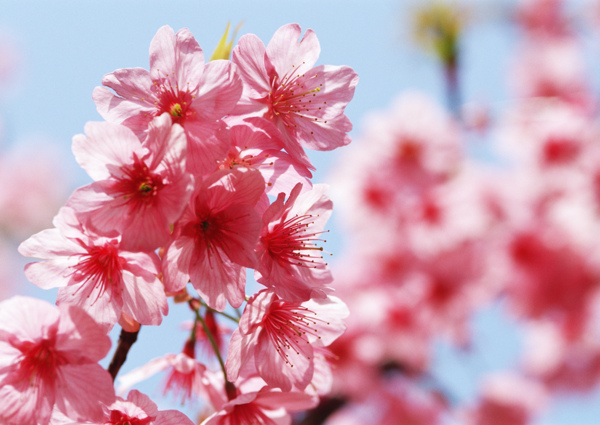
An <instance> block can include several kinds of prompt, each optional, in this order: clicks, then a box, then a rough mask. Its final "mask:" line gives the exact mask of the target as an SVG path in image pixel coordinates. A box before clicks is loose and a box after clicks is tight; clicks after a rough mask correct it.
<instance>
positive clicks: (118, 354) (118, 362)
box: [108, 329, 140, 381]
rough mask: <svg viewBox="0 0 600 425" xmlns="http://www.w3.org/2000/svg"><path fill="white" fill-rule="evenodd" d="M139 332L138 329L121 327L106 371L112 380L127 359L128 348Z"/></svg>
mask: <svg viewBox="0 0 600 425" xmlns="http://www.w3.org/2000/svg"><path fill="white" fill-rule="evenodd" d="M139 332H140V331H139V329H138V330H137V331H135V332H127V331H126V330H125V329H121V335H119V345H117V349H116V350H115V354H114V355H113V358H112V360H111V361H110V365H109V366H108V373H110V376H112V379H113V381H114V380H115V378H116V377H117V374H118V373H119V369H121V366H123V363H125V360H127V353H129V349H130V348H131V346H132V345H133V343H134V342H135V341H137V337H138V333H139Z"/></svg>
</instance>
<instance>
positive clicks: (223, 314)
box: [200, 300, 242, 323]
mask: <svg viewBox="0 0 600 425" xmlns="http://www.w3.org/2000/svg"><path fill="white" fill-rule="evenodd" d="M200 302H201V303H202V305H203V306H204V307H206V309H207V310H210V311H212V312H213V313H216V314H220V315H221V316H223V317H226V318H228V319H229V320H233V321H234V322H235V323H240V319H239V318H238V317H233V316H232V315H230V314H227V313H225V312H224V311H219V310H215V309H214V308H210V307H209V306H207V305H206V303H205V302H204V301H202V300H200ZM236 311H237V310H236ZM238 314H239V312H238ZM240 317H242V316H241V315H240Z"/></svg>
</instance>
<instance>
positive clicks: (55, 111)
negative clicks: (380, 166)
mask: <svg viewBox="0 0 600 425" xmlns="http://www.w3.org/2000/svg"><path fill="white" fill-rule="evenodd" d="M418 3H419V2H416V1H415V2H408V1H385V0H370V1H358V0H354V1H341V0H327V1H317V0H305V1H303V2H281V1H265V0H257V1H252V2H251V1H243V0H237V1H233V0H223V1H219V2H207V1H199V0H198V1H187V0H183V1H178V2H173V1H166V0H165V1H157V0H127V1H123V0H119V1H116V0H86V1H84V0H63V1H56V2H47V1H33V0H30V1H22V2H16V1H14V2H3V4H2V13H1V14H0V36H3V35H4V37H7V39H9V40H10V41H11V42H12V43H13V44H14V45H15V46H17V48H18V51H19V53H20V56H21V58H22V60H21V63H20V67H19V69H18V75H16V77H15V78H14V80H13V81H12V82H11V84H10V85H9V86H8V87H4V88H3V90H4V94H3V95H0V117H1V119H2V121H3V134H2V137H1V138H2V145H10V144H11V143H17V142H18V141H22V140H25V139H32V138H35V137H37V136H43V139H44V140H46V141H47V142H46V143H51V144H52V146H53V148H54V149H55V150H56V151H57V152H58V153H59V154H60V155H61V157H62V158H63V160H64V168H65V169H66V170H68V171H69V172H70V173H71V174H72V175H73V180H72V188H75V187H76V186H80V185H83V184H86V183H88V182H89V178H88V177H87V175H86V174H85V173H84V172H83V170H81V169H80V168H79V167H78V165H77V164H76V162H75V160H74V158H73V156H72V154H71V151H70V146H71V138H72V137H73V135H75V134H77V133H82V132H83V127H84V125H85V123H86V122H87V121H100V120H101V118H100V116H99V115H98V113H97V112H96V109H95V105H94V102H93V101H92V97H91V94H92V90H93V89H94V87H96V86H97V85H100V82H101V79H102V76H103V75H104V74H106V73H108V72H112V71H113V70H115V69H118V68H130V67H143V68H147V67H148V47H149V44H150V41H151V39H152V37H153V36H154V34H155V33H156V31H157V30H158V28H160V27H161V26H163V25H170V26H171V27H173V28H174V29H175V30H176V31H177V30H178V29H180V28H183V27H187V28H189V29H190V30H191V32H192V33H193V34H194V35H195V37H196V39H197V40H198V42H199V43H200V45H201V46H202V48H203V49H204V51H205V55H206V56H207V57H209V56H210V53H211V52H212V50H213V48H214V47H215V45H216V44H217V42H218V40H219V38H220V37H221V35H222V33H223V31H224V29H225V26H226V24H227V22H228V21H231V23H232V25H233V26H235V25H236V24H237V23H238V22H241V21H244V25H243V26H242V28H241V30H240V35H242V34H246V33H254V34H256V35H258V36H259V37H260V38H261V39H262V40H263V41H264V42H265V44H266V43H267V42H268V41H269V39H270V38H271V36H272V34H273V33H274V32H275V31H276V30H277V28H279V27H280V26H281V25H284V24H286V23H291V22H297V23H299V24H300V25H301V26H302V28H303V29H306V28H312V29H313V30H315V32H316V34H317V36H318V38H319V41H320V43H321V49H322V53H321V56H320V59H319V61H318V64H332V65H348V66H350V67H352V68H354V70H355V71H356V72H357V73H358V74H359V77H360V82H359V84H358V86H357V89H356V93H355V97H354V100H353V101H352V102H351V103H350V105H349V106H348V108H347V110H346V112H347V115H348V116H349V117H350V119H351V120H352V121H353V123H354V125H355V130H354V131H353V134H359V133H360V129H361V119H362V117H363V116H364V115H365V114H367V113H368V112H370V111H373V110H376V109H384V108H385V107H386V106H387V105H388V104H389V103H390V101H391V100H392V99H393V98H394V97H395V96H396V95H398V94H399V93H401V92H402V91H404V90H407V89H412V90H415V89H416V90H421V91H424V92H426V93H429V94H430V95H432V96H433V97H435V98H437V99H438V100H439V101H440V102H442V103H443V102H444V99H443V93H444V90H443V81H442V79H441V73H440V69H439V67H438V65H437V63H436V62H435V61H434V60H433V59H432V58H430V57H428V56H427V55H425V54H423V53H421V52H420V51H419V50H418V49H417V48H416V47H414V45H413V44H412V42H411V40H410V26H409V20H408V17H409V15H410V11H411V10H412V8H413V7H414V6H415V5H416V4H418ZM471 3H473V4H477V5H478V6H477V10H479V11H480V12H481V13H480V14H478V13H474V14H473V18H474V19H473V24H472V25H471V26H470V27H469V28H468V29H467V31H466V32H465V37H464V39H463V41H462V48H463V51H462V53H463V62H462V67H463V68H462V74H461V80H462V87H463V93H462V97H463V99H465V100H482V101H487V102H490V104H491V105H492V108H494V109H498V108H500V107H502V105H504V104H506V102H509V101H510V100H509V99H508V98H507V94H506V89H505V83H506V77H505V75H506V72H507V70H508V66H509V61H510V59H511V58H510V53H511V51H512V49H514V47H515V43H516V41H517V31H516V30H515V28H514V27H512V26H511V25H509V24H507V23H506V20H507V18H508V16H509V10H510V9H509V5H510V4H511V2H508V1H504V2H503V1H499V2H490V1H480V2H471ZM283 4H285V6H283ZM0 60H1V59H0ZM2 145H0V146H2ZM311 157H312V158H313V161H314V162H315V165H316V166H317V169H318V171H317V172H316V173H315V178H314V181H315V182H327V173H328V171H329V170H330V169H331V166H332V164H334V163H335V161H336V159H337V154H336V152H335V151H334V152H328V153H318V154H311ZM46 184H48V183H47V182H46ZM334 201H335V200H334ZM334 217H335V214H334ZM336 232H338V234H337V235H336ZM328 240H329V242H328V247H327V248H328V250H329V251H332V252H336V251H340V250H341V247H342V243H341V241H342V236H341V230H340V229H338V228H337V227H336V225H335V222H334V223H333V224H332V234H331V238H328ZM23 285H24V286H23V291H22V292H23V293H28V294H31V295H34V296H38V297H42V298H45V299H47V300H49V301H51V302H53V301H54V296H55V292H53V291H46V292H44V291H41V290H37V288H35V287H33V285H31V284H29V283H27V282H26V281H25V280H24V279H23ZM171 307H172V308H171V314H170V315H169V316H168V317H167V318H166V319H165V322H164V324H163V326H161V327H160V328H154V329H152V328H149V327H146V328H144V329H142V332H141V333H140V337H139V338H140V339H139V342H138V343H137V344H136V345H135V346H134V348H133V350H132V352H131V360H130V361H129V362H128V363H126V365H125V366H124V371H127V370H130V369H131V368H132V367H133V366H137V365H140V364H142V363H144V362H145V361H148V360H149V359H151V358H154V357H156V356H159V355H161V354H163V353H164V352H165V350H168V351H172V352H177V351H179V350H180V349H181V347H182V346H183V343H184V340H185V337H186V335H185V332H180V331H178V323H179V322H180V321H181V320H183V319H188V318H189V319H191V314H189V312H188V310H187V308H186V307H185V306H171ZM499 311H500V309H492V310H490V311H488V312H486V313H483V314H482V315H481V317H480V318H479V319H478V320H477V321H476V325H475V330H476V335H477V338H478V339H477V340H476V341H477V342H476V344H475V346H476V347H479V348H481V349H482V350H483V349H485V352H475V354H473V355H465V354H456V353H455V352H454V351H453V350H450V349H448V347H446V346H443V345H441V346H440V348H439V353H440V355H439V357H438V359H439V360H438V361H437V363H436V367H435V372H436V373H437V374H438V375H439V377H440V379H441V380H442V381H443V382H444V384H445V385H446V386H448V387H449V388H451V389H453V391H455V392H456V394H458V395H459V397H460V398H468V397H470V396H472V394H473V391H474V388H475V386H476V379H477V377H478V376H480V374H481V373H483V372H484V371H486V370H494V369H498V368H502V367H508V366H510V365H511V364H514V362H515V361H516V358H517V353H518V350H517V348H515V347H516V346H515V345H514V344H515V343H518V333H516V332H515V331H514V327H513V326H512V325H511V323H510V322H507V321H504V320H501V319H499V316H500V313H499ZM511 347H512V348H511ZM465 359H466V360H465ZM484 359H485V360H484ZM465 362H467V363H465ZM463 364H467V365H469V366H472V368H471V370H469V371H467V372H465V371H464V370H463V369H461V368H462V365H463ZM158 381H159V379H158V378H156V379H153V380H151V381H150V382H149V383H148V384H147V385H145V386H144V387H143V388H142V390H143V391H145V392H147V393H148V394H149V395H150V396H152V397H154V396H156V395H157V394H158V391H156V390H155V389H154V388H155V386H156V384H157V382H158ZM155 398H156V397H155ZM156 401H158V402H159V406H160V408H161V409H165V408H178V407H179V406H178V405H177V403H173V402H172V400H170V399H168V400H159V399H156ZM598 401H600V397H599V396H598V395H595V396H593V397H592V398H591V399H589V400H579V399H574V398H570V399H567V400H566V401H564V402H560V403H557V404H556V406H553V408H552V410H551V411H550V413H549V414H548V415H546V416H545V417H544V418H543V423H544V424H546V425H571V424H577V425H587V424H590V425H591V424H592V423H594V422H592V419H590V418H592V417H595V418H597V417H600V407H598V406H600V403H598ZM593 405H595V406H596V407H592V406H593ZM184 412H185V413H187V414H189V415H190V416H192V415H193V414H194V412H195V409H188V410H184ZM541 423H542V422H540V425H541Z"/></svg>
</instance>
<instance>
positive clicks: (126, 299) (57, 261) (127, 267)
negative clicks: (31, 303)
mask: <svg viewBox="0 0 600 425" xmlns="http://www.w3.org/2000/svg"><path fill="white" fill-rule="evenodd" d="M54 225H55V226H56V227H55V228H53V229H48V230H43V231H41V232H39V233H37V234H35V235H33V236H31V237H30V238H29V239H27V240H26V241H25V242H23V243H22V244H21V245H20V246H19V252H20V253H21V254H22V255H24V256H27V257H36V258H41V259H43V260H46V261H42V262H38V263H30V264H28V265H27V266H26V267H25V275H26V276H27V278H28V279H29V280H30V281H32V282H33V283H34V284H36V285H37V286H39V287H40V288H42V289H49V288H56V287H58V288H60V289H59V291H58V297H57V304H59V305H61V304H75V305H77V306H79V307H81V308H83V309H84V310H86V311H87V312H88V313H89V314H91V315H92V316H93V317H94V319H95V320H97V321H98V322H99V323H101V324H103V325H104V326H106V327H108V328H112V327H113V326H114V324H115V323H116V322H117V321H118V320H119V318H120V317H121V315H122V314H123V313H124V314H126V315H128V316H129V317H131V318H133V319H135V320H136V321H137V322H139V323H142V324H144V325H158V324H160V323H161V321H162V316H163V315H166V314H167V312H168V304H167V299H166V296H165V293H164V289H163V285H162V283H161V282H160V280H159V279H158V277H157V275H158V270H159V259H158V257H157V256H156V254H155V253H142V252H139V253H135V252H128V251H125V250H123V249H122V248H121V246H120V242H119V239H118V238H107V237H103V236H98V235H96V234H95V233H94V232H93V231H91V230H90V229H88V228H86V227H85V226H84V225H82V224H81V223H80V222H79V221H78V219H77V217H76V216H75V213H74V211H73V210H72V209H71V208H69V207H64V208H62V209H61V210H60V212H59V214H58V215H57V216H56V217H55V219H54Z"/></svg>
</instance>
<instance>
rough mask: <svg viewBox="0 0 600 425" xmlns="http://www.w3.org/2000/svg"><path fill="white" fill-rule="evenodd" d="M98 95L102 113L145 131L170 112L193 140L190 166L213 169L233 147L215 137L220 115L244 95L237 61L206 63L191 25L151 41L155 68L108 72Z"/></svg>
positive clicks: (200, 170) (165, 29)
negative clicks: (154, 120)
mask: <svg viewBox="0 0 600 425" xmlns="http://www.w3.org/2000/svg"><path fill="white" fill-rule="evenodd" d="M102 84H103V85H105V86H106V87H108V88H110V89H112V90H114V92H115V93H116V94H113V93H112V92H111V91H110V90H108V89H107V88H105V87H97V88H96V89H95V90H94V94H93V98H94V101H95V102H96V106H97V108H98V112H99V113H100V115H102V117H103V118H104V119H106V120H107V121H110V122H115V123H119V124H124V125H126V126H128V127H129V128H131V129H132V130H133V131H134V132H135V133H136V134H138V135H143V134H145V133H146V131H147V129H148V125H149V123H150V122H151V121H152V119H153V118H154V117H157V116H160V115H162V114H163V113H168V114H169V116H170V117H171V119H172V121H173V123H175V124H179V125H181V126H182V127H183V128H184V131H185V135H186V137H187V140H188V149H187V150H188V161H187V167H188V170H190V171H192V172H195V173H199V174H204V173H207V172H210V171H211V170H212V169H213V168H214V167H215V165H216V161H217V159H220V158H222V157H223V156H225V154H226V153H227V149H228V146H227V145H226V144H222V143H221V142H220V140H219V139H218V138H216V137H214V134H213V133H214V131H215V130H216V129H217V128H219V126H220V125H221V124H220V119H221V118H222V117H223V116H224V115H226V114H228V113H230V112H231V110H232V109H233V107H234V106H235V105H236V103H237V102H238V100H239V98H240V96H241V94H242V82H241V80H240V77H239V76H238V73H237V72H236V69H235V65H233V64H232V63H231V62H229V61H225V60H216V61H211V62H209V63H207V64H205V63H204V53H203V52H202V49H201V48H200V46H199V45H198V42H197V41H196V40H195V39H194V37H193V36H192V34H191V33H190V32H189V30H187V29H182V30H180V31H178V32H177V33H176V34H175V32H174V31H173V29H172V28H171V27H169V26H164V27H162V28H160V29H159V30H158V32H157V33H156V35H155V36H154V38H153V39H152V42H151V43H150V71H146V70H145V69H142V68H128V69H119V70H117V71H115V72H113V73H110V74H107V75H105V76H104V78H103V79H102Z"/></svg>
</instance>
